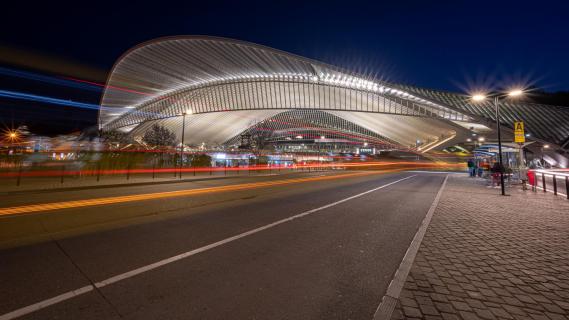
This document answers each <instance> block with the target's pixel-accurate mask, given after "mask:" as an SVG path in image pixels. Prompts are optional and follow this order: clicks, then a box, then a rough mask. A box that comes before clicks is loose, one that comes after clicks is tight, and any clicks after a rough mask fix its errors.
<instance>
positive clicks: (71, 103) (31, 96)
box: [0, 90, 100, 110]
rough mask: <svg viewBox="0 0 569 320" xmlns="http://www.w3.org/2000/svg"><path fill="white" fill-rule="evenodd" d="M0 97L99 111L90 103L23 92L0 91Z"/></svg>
mask: <svg viewBox="0 0 569 320" xmlns="http://www.w3.org/2000/svg"><path fill="white" fill-rule="evenodd" d="M0 97H4V98H10V99H18V100H28V101H37V102H44V103H51V104H57V105H62V106H69V107H77V108H83V109H92V110H99V108H100V106H99V105H98V104H92V103H85V102H75V101H71V100H63V99H57V98H51V97H45V96H38V95H35V94H29V93H23V92H16V91H8V90H0Z"/></svg>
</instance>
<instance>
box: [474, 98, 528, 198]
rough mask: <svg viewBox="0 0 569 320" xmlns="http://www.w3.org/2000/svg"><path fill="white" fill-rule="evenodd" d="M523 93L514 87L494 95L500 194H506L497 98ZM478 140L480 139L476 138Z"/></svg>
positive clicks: (479, 99)
mask: <svg viewBox="0 0 569 320" xmlns="http://www.w3.org/2000/svg"><path fill="white" fill-rule="evenodd" d="M523 94H524V91H523V90H521V89H514V90H511V91H509V92H507V93H503V94H497V95H494V108H495V112H496V126H497V127H498V156H499V158H498V159H499V160H500V186H501V187H502V195H503V196H505V195H506V187H505V186H504V165H503V161H502V132H501V130H500V108H499V99H500V98H501V97H511V98H515V97H519V96H521V95H523ZM471 98H472V100H473V101H475V102H480V101H483V100H485V99H486V95H483V94H479V93H478V94H474V95H472V97H471ZM478 141H480V139H478Z"/></svg>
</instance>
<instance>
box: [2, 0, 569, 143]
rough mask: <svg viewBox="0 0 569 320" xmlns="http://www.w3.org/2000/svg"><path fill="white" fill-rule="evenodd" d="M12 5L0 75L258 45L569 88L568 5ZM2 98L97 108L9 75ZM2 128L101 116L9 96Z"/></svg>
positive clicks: (481, 81)
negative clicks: (186, 40)
mask: <svg viewBox="0 0 569 320" xmlns="http://www.w3.org/2000/svg"><path fill="white" fill-rule="evenodd" d="M15 3H16V4H14V2H11V3H10V7H9V8H6V7H5V8H3V16H2V19H0V30H2V31H1V32H0V46H1V47H0V66H1V67H6V68H11V69H16V70H26V71H30V72H34V73H37V74H42V75H50V76H55V77H61V76H70V77H74V78H79V79H85V80H90V81H96V82H101V83H104V81H105V78H106V74H107V72H108V70H109V69H110V68H111V67H112V65H113V63H114V62H115V60H116V59H117V58H118V57H119V56H120V55H121V54H122V53H123V52H124V51H126V50H127V49H129V48H130V47H132V46H134V45H136V44H138V43H140V42H143V41H147V40H150V39H153V38H156V37H161V36H171V35H182V34H186V35H200V34H201V35H213V36H222V37H229V38H235V39H241V40H246V41H251V42H255V43H259V44H263V45H267V46H270V47H274V48H277V49H281V50H284V51H289V52H292V53H295V54H299V55H302V56H306V57H309V58H313V59H317V60H321V61H324V62H328V63H331V64H335V65H339V66H342V67H345V68H348V69H351V70H354V71H358V72H361V73H364V74H370V75H377V76H381V77H382V78H386V79H388V80H391V81H395V82H402V83H407V84H413V85H417V86H422V87H427V88H433V89H441V90H449V91H455V92H465V91H469V90H472V89H477V88H483V87H484V88H490V89H492V88H496V87H497V86H501V87H507V86H509V85H524V86H529V85H534V86H538V87H540V88H543V89H545V90H547V91H561V90H569V77H568V75H569V20H568V19H569V1H424V0H423V1H385V2H382V1H369V2H367V3H366V2H357V1H312V2H309V1H306V2H293V1H268V0H266V1H259V2H247V1H201V2H197V1H184V2H180V3H175V2H168V1H152V2H151V1H137V2H134V1H129V2H128V3H127V2H126V1H125V2H122V3H118V1H117V2H116V3H113V2H104V1H91V2H84V1H75V2H74V3H73V4H67V5H65V4H63V3H61V2H60V3H59V4H55V2H54V1H44V2H41V3H40V4H33V3H31V2H27V1H17V2H15ZM0 89H2V90H11V91H18V92H25V93H33V94H38V95H44V96H49V97H56V98H61V99H66V100H70V99H71V100H73V101H80V102H88V103H93V104H97V103H98V101H99V93H98V92H97V91H96V90H95V91H93V90H91V91H89V90H82V89H70V88H62V87H59V86H57V85H53V84H46V83H43V84H42V83H39V82H37V81H31V80H29V79H21V78H17V77H13V76H7V75H5V74H0ZM0 108H2V109H1V110H2V111H1V113H0V121H1V122H2V125H3V126H5V127H6V126H12V123H14V125H18V124H22V123H24V124H28V125H29V126H30V128H31V129H32V131H35V132H38V133H46V134H55V133H63V132H69V131H72V130H75V129H84V128H85V127H86V126H89V125H94V124H95V122H96V111H93V110H86V109H81V108H74V107H64V106H58V105H50V104H45V103H38V102H29V101H16V100H13V99H7V98H0Z"/></svg>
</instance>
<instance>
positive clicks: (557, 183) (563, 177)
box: [528, 169, 569, 199]
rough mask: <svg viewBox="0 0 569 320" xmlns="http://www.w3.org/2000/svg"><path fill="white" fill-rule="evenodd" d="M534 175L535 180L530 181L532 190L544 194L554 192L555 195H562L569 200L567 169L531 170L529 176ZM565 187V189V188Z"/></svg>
mask: <svg viewBox="0 0 569 320" xmlns="http://www.w3.org/2000/svg"><path fill="white" fill-rule="evenodd" d="M532 174H533V176H534V177H533V179H530V184H531V185H532V190H533V191H534V192H537V189H540V190H542V191H543V192H552V193H553V194H554V195H561V196H565V197H567V199H569V170H567V169H557V170H555V169H551V170H544V169H536V170H530V172H529V174H528V175H532ZM563 186H564V188H563ZM563 189H565V190H564V191H565V193H563Z"/></svg>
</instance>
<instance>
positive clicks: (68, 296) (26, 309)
mask: <svg viewBox="0 0 569 320" xmlns="http://www.w3.org/2000/svg"><path fill="white" fill-rule="evenodd" d="M93 289H95V287H93V286H92V285H88V286H85V287H81V288H79V289H76V290H73V291H67V292H66V293H64V294H60V295H58V296H55V297H53V298H50V299H46V300H43V301H40V302H38V303H34V304H32V305H29V306H27V307H23V308H20V309H18V310H14V311H12V312H9V313H6V314H3V315H2V316H0V320H7V319H14V318H17V317H21V316H23V315H26V314H28V313H32V312H35V311H38V310H40V309H43V308H45V307H49V306H51V305H54V304H57V303H60V302H62V301H65V300H69V299H71V298H73V297H77V296H80V295H82V294H84V293H87V292H89V291H92V290H93Z"/></svg>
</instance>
